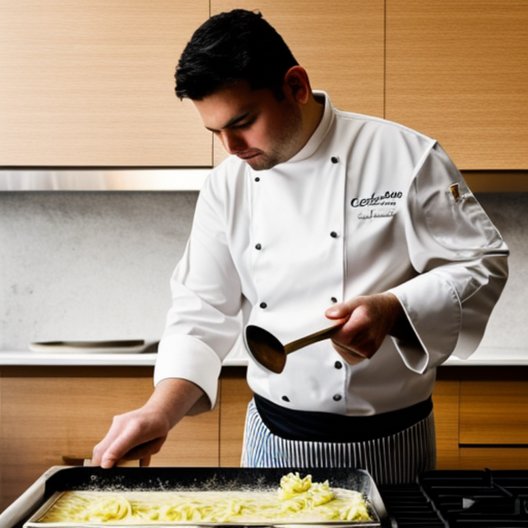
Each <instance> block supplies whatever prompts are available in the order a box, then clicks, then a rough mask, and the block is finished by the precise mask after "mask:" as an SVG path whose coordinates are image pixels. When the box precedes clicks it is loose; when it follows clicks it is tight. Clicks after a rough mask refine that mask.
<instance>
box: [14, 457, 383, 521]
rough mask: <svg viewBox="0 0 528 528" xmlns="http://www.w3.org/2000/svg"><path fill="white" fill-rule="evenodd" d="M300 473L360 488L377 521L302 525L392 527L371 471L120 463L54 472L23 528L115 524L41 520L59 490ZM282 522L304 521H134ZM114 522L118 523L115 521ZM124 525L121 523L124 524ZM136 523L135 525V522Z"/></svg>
mask: <svg viewBox="0 0 528 528" xmlns="http://www.w3.org/2000/svg"><path fill="white" fill-rule="evenodd" d="M296 472H298V473H299V474H300V475H301V477H303V476H306V475H308V474H309V475H312V480H313V481H314V482H324V481H325V480H328V481H329V484H330V486H331V487H333V488H344V489H350V490H355V491H359V492H361V493H362V494H363V495H364V496H365V498H366V499H367V502H368V504H369V507H370V514H371V517H373V519H374V520H373V521H366V522H365V521H349V522H346V521H336V522H333V521H329V522H325V523H324V524H321V523H302V524H303V525H304V526H310V527H315V526H326V527H328V528H341V527H343V528H352V527H353V528H356V527H357V528H359V527H372V528H373V527H380V528H390V527H391V526H392V525H391V521H390V518H389V516H388V514H387V511H386V509H385V505H384V504H383V500H382V498H381V496H380V494H379V491H378V489H377V487H376V484H375V483H374V481H373V479H372V477H371V476H370V475H369V474H368V472H366V471H364V470H361V469H344V468H336V469H328V468H204V467H198V468H194V467H193V468H191V467H178V468H151V467H141V468H137V467H136V468H131V467H117V468H112V469H102V468H98V467H70V468H64V469H63V470H60V471H58V472H56V473H54V474H52V475H51V476H50V477H49V478H48V479H47V480H46V485H45V493H44V497H43V501H42V503H41V505H40V507H39V508H38V510H37V511H36V512H35V513H34V514H33V515H31V517H30V518H29V519H28V520H27V521H26V522H25V523H24V525H23V526H24V528H51V527H55V526H57V527H58V526H60V527H62V528H66V527H67V528H77V527H82V528H87V527H91V526H97V527H99V528H100V527H101V526H112V523H108V522H107V523H101V524H93V523H92V524H89V523H82V524H79V523H53V524H52V523H39V522H37V520H38V519H39V518H40V517H42V515H43V514H44V513H45V512H46V511H47V510H48V509H49V508H50V507H51V506H52V504H53V502H54V501H55V500H57V498H58V496H59V495H60V493H61V492H65V491H114V492H115V491H182V490H185V491H202V490H204V489H211V488H214V489H215V490H217V491H223V490H225V491H234V490H240V489H249V490H267V489H277V488H278V487H279V482H280V479H281V477H283V476H284V475H286V474H288V473H296ZM189 525H192V526H208V527H210V526H222V527H229V526H232V527H237V528H240V526H278V527H280V528H289V527H293V526H300V524H295V525H294V524H292V523H291V522H289V523H251V524H250V523H246V522H244V523H235V522H229V523H227V522H226V523H199V522H186V523H182V522H172V523H167V522H156V523H150V524H148V523H143V524H134V525H133V526H134V528H140V527H149V528H152V527H153V526H157V527H165V526H171V527H174V526H185V527H188V526H189ZM114 526H116V525H115V524H114ZM120 526H123V525H120ZM131 526H132V525H131Z"/></svg>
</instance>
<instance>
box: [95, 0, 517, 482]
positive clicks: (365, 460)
mask: <svg viewBox="0 0 528 528" xmlns="http://www.w3.org/2000/svg"><path fill="white" fill-rule="evenodd" d="M176 84H177V86H176V93H177V95H178V96H179V97H180V98H189V99H191V100H192V101H193V103H194V105H195V106H196V108H197V110H198V112H199V114H200V116H201V118H202V120H203V123H204V126H205V127H206V128H207V129H209V130H211V131H212V132H213V133H214V134H215V135H216V136H217V137H218V138H219V139H220V140H221V142H222V143H223V145H224V147H225V148H226V150H227V151H228V152H229V153H230V154H231V156H230V157H228V158H227V159H226V160H225V161H224V162H223V163H222V164H221V165H220V166H218V167H217V168H216V169H214V170H213V171H212V173H211V175H210V177H209V178H208V180H207V182H206V183H205V185H204V187H203V189H202V191H201V193H200V196H199V199H198V203H197V206H196V213H195V218H194V222H193V227H192V232H191V235H190V239H189V243H188V245H187V248H186V251H185V254H184V255H183V258H182V259H181V261H180V263H179V264H178V266H177V267H176V270H175V272H174V275H173V277H172V282H171V287H172V294H173V305H172V308H171V310H170V312H169V314H168V318H167V327H166V331H165V333H164V336H163V338H162V340H161V342H160V346H159V353H158V359H157V363H156V368H155V376H154V377H155V379H154V382H155V387H156V388H155V390H154V393H153V395H152V397H151V398H150V399H149V400H148V402H147V403H146V404H145V405H144V406H143V407H141V408H140V409H137V410H134V411H131V412H129V413H126V414H124V415H120V416H117V417H116V418H115V419H114V422H113V424H112V427H111V428H110V430H109V432H108V433H107V435H106V437H105V438H104V439H103V440H102V441H101V442H100V443H99V444H98V445H97V446H96V447H95V449H94V454H93V463H94V464H98V465H99V464H100V465H102V466H103V467H111V466H112V465H113V464H115V462H116V461H117V460H118V459H120V458H122V457H134V456H136V457H147V458H148V457H149V456H150V455H152V454H153V453H155V452H157V451H158V450H159V449H160V448H161V446H162V444H163V442H164V440H165V438H166V436H167V434H168V432H169V431H170V430H171V429H172V427H174V426H175V425H176V424H177V423H178V421H179V420H181V419H182V418H183V417H184V416H185V415H187V414H192V413H198V412H202V411H203V410H207V409H211V408H212V407H213V406H214V405H215V402H216V398H217V383H218V377H219V375H220V371H221V366H222V360H223V359H224V358H225V357H226V356H227V354H228V353H229V352H230V350H231V349H232V347H233V346H234V345H235V343H236V342H237V338H239V336H240V335H243V334H244V329H245V327H246V326H247V325H248V324H252V325H257V326H260V327H262V328H264V329H266V330H268V331H269V332H271V333H272V334H274V335H275V336H276V337H277V338H278V339H279V340H280V341H281V342H282V343H288V342H290V341H292V340H294V339H297V338H299V337H301V336H303V335H305V334H309V333H312V332H315V331H316V330H320V329H322V328H325V327H327V326H329V325H331V324H333V323H336V322H339V321H341V320H345V321H346V322H345V324H344V325H343V326H342V327H341V329H340V330H338V331H337V332H336V333H335V334H334V335H333V337H332V339H331V340H326V341H321V342H319V343H315V344H313V345H310V346H308V347H306V348H304V349H302V350H300V351H298V352H296V353H294V354H291V355H289V356H288V359H287V362H286V366H285V368H284V370H283V372H282V373H274V372H271V371H270V370H268V369H267V368H265V367H263V366H261V365H260V364H259V363H258V362H256V361H255V360H254V359H253V358H252V357H250V360H249V366H248V371H247V380H248V384H249V386H250V388H251V389H252V391H253V392H254V398H253V399H252V401H251V402H250V404H249V406H248V412H247V417H246V428H245V435H244V446H243V460H242V464H243V465H244V466H252V467H310V466H325V467H337V466H345V467H359V468H366V469H367V470H368V471H370V473H371V474H372V476H373V477H374V479H375V480H376V481H377V482H379V483H396V482H410V481H412V480H414V478H415V477H416V476H417V475H418V474H419V473H421V472H423V471H425V470H429V469H433V468H434V466H435V432H434V414H433V406H432V402H431V393H432V391H433V386H434V382H435V371H436V368H437V367H438V366H439V365H441V364H442V363H443V362H444V361H445V360H446V359H447V358H448V357H449V356H450V355H452V354H454V355H456V356H457V357H460V358H467V357H468V356H469V355H471V353H472V352H473V351H474V350H475V349H476V348H477V346H478V344H479V342H480V340H481V338H482V336H483V333H484V331H485V328H486V324H487V321H488V318H489V316H490V313H491V311H492V309H493V307H494V305H495V303H496V301H497V299H498V298H499V296H500V294H501V291H502V289H503V287H504V284H505V282H506V278H507V273H508V272H507V256H508V249H507V246H506V245H505V243H504V241H503V240H502V238H501V236H500V234H499V233H498V231H497V230H496V228H495V227H494V225H493V224H492V222H491V221H490V219H489V218H488V216H487V215H486V213H485V212H484V211H483V209H482V208H481V206H480V205H479V203H478V202H477V200H476V199H475V197H474V196H473V194H472V193H471V191H470V190H469V189H468V187H467V185H466V183H465V182H464V180H463V178H462V176H461V174H460V172H459V171H458V170H457V169H456V167H455V166H454V164H453V162H452V161H451V160H450V158H449V157H448V155H447V154H446V153H445V152H444V151H443V149H442V147H441V146H440V145H439V144H438V142H437V141H435V140H434V139H431V138H428V137H426V136H424V135H422V134H420V133H418V132H416V131H413V130H410V129H408V128H406V127H404V126H401V125H399V124H396V123H392V122H388V121H385V120H383V119H379V118H374V117H369V116H365V115H359V114H354V113H347V112H343V111H340V110H338V109H336V108H334V106H333V105H332V102H331V100H330V98H329V96H328V95H327V94H326V93H325V92H322V91H314V90H312V88H311V86H310V81H309V77H308V74H307V72H306V70H305V69H304V68H302V67H301V66H300V65H299V64H298V63H297V61H296V60H295V58H294V57H293V55H292V54H291V52H290V50H289V49H288V47H287V45H286V44H285V43H284V41H283V39H282V38H281V37H280V36H279V35H278V33H277V32H276V31H275V30H274V29H273V28H272V27H271V26H270V25H269V24H268V23H267V22H266V21H265V20H264V19H263V17H262V16H261V14H259V13H253V12H249V11H244V10H234V11H232V12H229V13H222V14H220V15H217V16H214V17H212V18H211V19H209V20H208V21H207V22H205V23H204V24H203V25H202V26H201V27H200V28H199V29H198V30H197V31H196V32H195V34H194V35H193V37H192V39H191V41H190V42H189V43H188V45H187V47H186V48H185V50H184V52H183V54H182V56H181V58H180V61H179V64H178V68H177V70H176Z"/></svg>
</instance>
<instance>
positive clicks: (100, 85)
mask: <svg viewBox="0 0 528 528" xmlns="http://www.w3.org/2000/svg"><path fill="white" fill-rule="evenodd" d="M208 16H209V2H208V0H198V1H195V0H193V1H192V2H188V1H186V0H152V1H148V2H147V1H137V0H89V1H87V0H68V1H64V0H16V1H13V0H0V166H143V167H144V166H150V167H160V166H161V167H174V166H182V165H184V166H211V165H212V138H211V135H210V134H209V133H208V132H207V131H205V130H204V129H203V126H202V124H201V121H200V119H199V118H198V116H197V113H196V110H195V109H194V107H193V105H192V104H191V103H189V102H188V101H187V102H181V101H180V100H179V99H178V98H177V97H176V96H175V94H174V71H175V66H176V64H177V61H178V58H179V55H180V53H181V51H182V49H183V47H184V46H185V44H186V43H187V41H188V40H189V38H190V37H191V34H192V32H193V31H194V29H195V28H196V27H198V25H200V24H201V23H202V22H203V21H204V20H206V19H207V17H208Z"/></svg>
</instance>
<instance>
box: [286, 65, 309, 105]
mask: <svg viewBox="0 0 528 528" xmlns="http://www.w3.org/2000/svg"><path fill="white" fill-rule="evenodd" d="M284 89H285V90H288V91H289V92H290V93H291V95H292V97H293V98H294V99H295V100H296V101H297V102H298V103H300V104H306V103H307V102H308V101H309V99H310V95H311V93H312V89H311V87H310V79H309V78H308V74H307V73H306V70H305V69H304V68H303V67H302V66H292V67H291V68H290V69H289V70H288V71H287V72H286V75H285V76H284Z"/></svg>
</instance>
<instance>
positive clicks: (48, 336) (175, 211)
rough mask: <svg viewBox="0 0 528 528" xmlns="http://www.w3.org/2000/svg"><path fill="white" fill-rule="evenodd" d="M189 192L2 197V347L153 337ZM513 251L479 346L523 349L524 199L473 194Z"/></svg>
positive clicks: (184, 231) (187, 222)
mask: <svg viewBox="0 0 528 528" xmlns="http://www.w3.org/2000/svg"><path fill="white" fill-rule="evenodd" d="M196 197H197V194H196V193H195V192H163V193H162V192H124V193H119V192H115V193H114V192H4V193H0V350H27V347H28V343H30V342H31V341H48V340H92V339H93V340H107V339H133V338H144V339H158V338H159V337H160V335H161V333H162V331H163V327H164V322H165V315H166V312H167V309H168V307H169V305H170V291H169V279H170V275H171V273H172V270H173V268H174V266H175V264H176V262H177V261H178V259H179V258H180V256H181V254H182V253H183V250H184V248H185V243H186V240H187V236H188V233H189V230H190V227H191V222H192V215H193V211H194V206H195V203H196ZM478 198H479V200H480V201H481V203H482V204H483V205H484V207H485V209H486V210H487V211H488V214H489V215H490V217H491V218H492V220H493V221H494V223H495V224H496V225H497V227H498V228H499V229H500V231H501V232H502V234H503V236H504V238H505V239H506V241H507V242H508V244H509V245H510V248H511V250H512V255H511V261H510V272H511V278H510V281H509V283H508V285H507V287H506V289H505V292H504V294H503V296H502V298H501V300H500V301H499V304H498V306H497V308H496V310H495V312H494V314H493V316H492V319H491V321H490V325H489V328H488V332H487V334H486V336H485V339H484V342H483V344H482V347H490V348H494V349H497V350H498V351H501V350H504V349H509V350H513V349H523V348H525V349H528V325H526V314H527V309H526V298H527V295H526V294H527V290H528V286H527V285H528V266H526V265H525V264H526V263H527V262H528V236H527V235H526V231H525V229H524V226H526V224H527V223H528V193H490V194H479V195H478Z"/></svg>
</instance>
